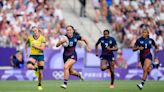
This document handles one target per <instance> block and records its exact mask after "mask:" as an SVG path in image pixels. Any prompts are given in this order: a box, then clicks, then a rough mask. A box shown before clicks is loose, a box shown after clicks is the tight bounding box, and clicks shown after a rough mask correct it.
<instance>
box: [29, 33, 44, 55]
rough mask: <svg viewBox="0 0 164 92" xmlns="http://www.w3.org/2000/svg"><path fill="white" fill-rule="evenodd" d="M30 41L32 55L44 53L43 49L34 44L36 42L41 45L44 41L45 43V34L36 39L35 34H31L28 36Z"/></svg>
mask: <svg viewBox="0 0 164 92" xmlns="http://www.w3.org/2000/svg"><path fill="white" fill-rule="evenodd" d="M28 43H29V45H30V55H43V51H42V50H39V49H36V48H34V47H33V46H32V44H35V45H36V46H41V44H42V43H45V38H44V36H42V35H40V36H39V38H38V39H35V38H34V37H33V35H31V36H29V37H28Z"/></svg>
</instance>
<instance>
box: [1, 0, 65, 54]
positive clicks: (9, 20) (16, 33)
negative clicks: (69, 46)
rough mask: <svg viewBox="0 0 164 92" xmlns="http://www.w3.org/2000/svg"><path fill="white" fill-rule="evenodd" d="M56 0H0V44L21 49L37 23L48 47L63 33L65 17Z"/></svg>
mask: <svg viewBox="0 0 164 92" xmlns="http://www.w3.org/2000/svg"><path fill="white" fill-rule="evenodd" d="M54 4H55V0H0V47H16V48H17V50H19V51H20V50H22V49H24V42H25V40H26V39H27V36H28V35H29V34H31V32H30V29H31V28H32V27H33V26H39V27H40V28H41V29H42V30H43V32H42V34H43V35H44V36H45V37H46V42H47V43H46V44H47V46H48V47H52V48H54V49H56V46H55V45H54V44H55V43H56V42H57V40H58V39H56V38H58V36H59V35H61V34H65V20H64V17H63V14H62V9H61V7H60V4H55V5H54Z"/></svg>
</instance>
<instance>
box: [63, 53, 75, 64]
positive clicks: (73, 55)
mask: <svg viewBox="0 0 164 92" xmlns="http://www.w3.org/2000/svg"><path fill="white" fill-rule="evenodd" d="M68 59H74V60H75V61H77V54H76V53H73V54H72V55H69V56H67V55H64V54H63V60H64V63H66V62H67V60H68Z"/></svg>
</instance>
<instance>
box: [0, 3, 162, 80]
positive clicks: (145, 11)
mask: <svg viewBox="0 0 164 92" xmlns="http://www.w3.org/2000/svg"><path fill="white" fill-rule="evenodd" d="M119 1H120V2H119ZM163 6H164V1H163V0H134V1H129V0H113V2H112V0H101V2H99V0H86V7H85V8H86V14H85V15H86V16H85V15H84V16H80V9H81V4H80V2H79V0H0V80H35V79H36V78H35V75H34V72H33V71H30V70H27V69H26V67H25V63H26V61H27V58H25V48H24V47H25V46H24V41H25V39H26V37H27V35H29V34H31V32H30V29H31V27H32V26H40V28H41V29H42V30H43V33H42V34H43V35H44V36H45V37H46V45H47V49H46V50H45V62H46V65H45V70H44V80H61V79H63V62H62V51H63V48H62V47H59V48H57V47H56V46H55V45H56V43H57V42H58V40H59V37H60V36H61V35H64V34H65V31H66V30H65V27H66V25H73V26H74V27H75V29H76V30H77V31H78V32H79V33H80V34H81V35H82V36H84V37H86V38H87V40H89V43H90V45H91V48H92V51H91V52H90V53H87V52H86V51H85V46H84V45H83V43H81V42H79V44H78V46H77V49H76V51H77V54H78V62H77V63H76V64H75V66H74V67H75V69H77V70H78V71H79V72H81V73H83V75H84V77H85V79H86V80H107V79H109V75H108V72H107V71H106V72H101V71H100V69H99V63H100V60H99V58H98V57H96V56H95V54H94V44H95V43H96V41H97V39H98V38H99V37H100V36H102V32H103V30H104V29H109V30H110V32H111V33H110V35H111V36H113V37H114V38H116V39H117V43H118V46H119V51H118V52H115V56H116V57H115V58H116V66H115V67H116V69H115V71H116V73H115V75H116V79H117V80H138V79H140V78H141V76H142V70H141V68H140V66H139V64H138V61H139V60H138V52H132V50H131V48H130V47H132V46H133V45H134V41H135V40H136V39H137V38H138V37H139V36H140V33H141V31H140V29H141V28H143V27H144V24H146V25H149V30H150V37H151V38H153V39H154V40H155V41H156V43H157V44H158V46H159V48H160V51H159V53H158V54H157V55H154V56H156V57H158V59H159V61H160V63H161V64H160V67H159V68H158V69H153V70H152V72H151V74H150V76H149V77H148V79H149V80H164V68H163V66H164V61H163V60H164V50H163V48H164V7H163ZM95 7H98V9H96V10H95ZM99 13H100V14H99ZM99 15H100V16H99ZM97 17H98V19H97ZM18 52H22V53H23V54H22V55H23V56H22V57H23V60H24V64H23V65H22V66H21V67H19V68H18V67H16V68H15V67H12V66H11V63H10V60H11V56H12V55H15V54H16V53H18ZM70 79H72V80H76V78H75V77H71V78H70Z"/></svg>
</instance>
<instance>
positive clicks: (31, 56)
mask: <svg viewBox="0 0 164 92" xmlns="http://www.w3.org/2000/svg"><path fill="white" fill-rule="evenodd" d="M30 58H33V59H35V60H36V61H38V62H39V61H44V55H30Z"/></svg>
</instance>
